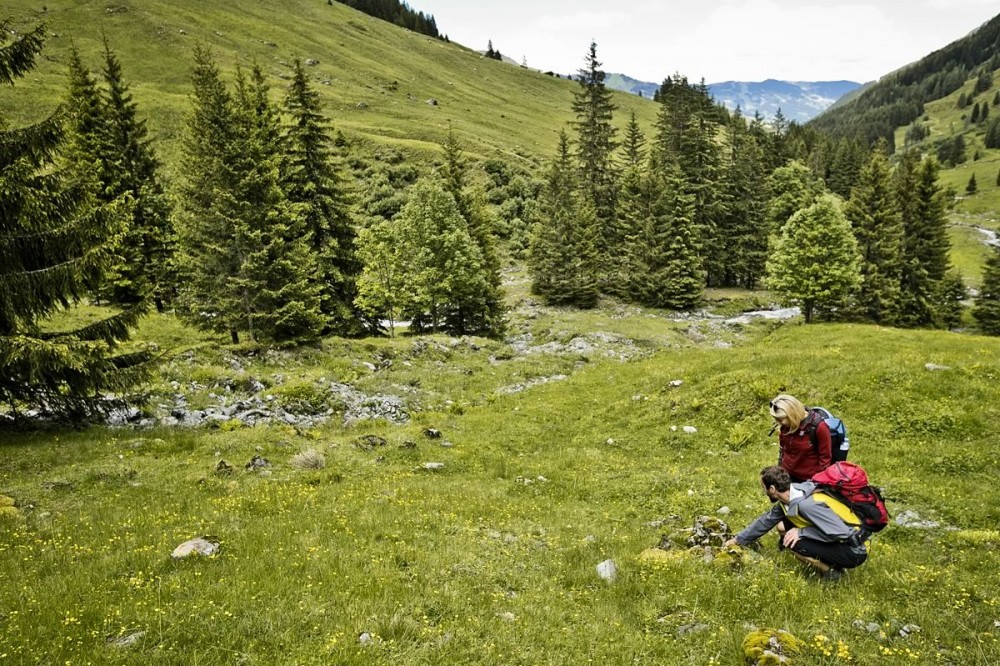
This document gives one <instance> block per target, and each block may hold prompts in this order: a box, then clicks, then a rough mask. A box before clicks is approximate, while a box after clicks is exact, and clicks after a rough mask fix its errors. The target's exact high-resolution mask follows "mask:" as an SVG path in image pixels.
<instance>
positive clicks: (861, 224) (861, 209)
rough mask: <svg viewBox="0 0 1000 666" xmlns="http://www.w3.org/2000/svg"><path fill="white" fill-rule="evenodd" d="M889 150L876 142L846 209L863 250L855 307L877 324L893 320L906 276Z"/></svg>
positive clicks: (859, 245) (861, 250) (845, 211)
mask: <svg viewBox="0 0 1000 666" xmlns="http://www.w3.org/2000/svg"><path fill="white" fill-rule="evenodd" d="M886 150H887V146H886V143H885V142H884V141H882V142H879V143H878V144H876V146H875V148H874V149H873V150H872V154H871V157H870V158H869V160H868V163H867V164H866V165H865V167H864V168H863V169H862V170H861V174H860V176H859V177H858V184H857V185H856V186H855V187H854V188H853V189H852V190H851V198H850V200H849V201H848V202H847V205H846V207H845V209H844V214H845V215H846V216H847V219H848V221H849V222H850V223H851V228H852V229H853V231H854V237H855V239H857V241H858V249H859V251H860V252H861V266H860V268H861V277H862V281H861V284H860V286H859V287H858V291H857V293H856V294H855V298H856V300H857V306H858V308H859V310H860V314H861V315H862V316H864V317H866V318H868V319H871V320H872V321H875V322H878V323H892V322H893V321H894V320H895V317H896V312H897V310H898V308H899V290H900V279H901V277H902V247H901V243H902V235H903V225H902V221H901V219H900V214H899V210H898V208H897V205H896V203H897V202H896V196H895V195H896V192H895V190H894V188H893V183H892V174H891V173H890V171H889V160H888V157H887V155H886Z"/></svg>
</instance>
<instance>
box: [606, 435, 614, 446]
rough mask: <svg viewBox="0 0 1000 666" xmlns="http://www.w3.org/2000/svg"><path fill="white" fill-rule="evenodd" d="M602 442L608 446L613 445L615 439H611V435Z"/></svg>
mask: <svg viewBox="0 0 1000 666" xmlns="http://www.w3.org/2000/svg"><path fill="white" fill-rule="evenodd" d="M604 443H605V444H607V445H608V446H614V445H615V440H614V439H612V438H611V437H608V438H607V439H606V440H604Z"/></svg>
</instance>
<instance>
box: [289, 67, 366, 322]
mask: <svg viewBox="0 0 1000 666" xmlns="http://www.w3.org/2000/svg"><path fill="white" fill-rule="evenodd" d="M284 110H285V112H286V114H287V115H288V118H289V122H288V123H287V124H286V125H285V127H284V140H285V144H284V150H285V151H286V152H287V159H286V162H285V171H286V174H285V177H284V180H285V184H284V186H285V189H286V190H287V192H288V198H289V200H290V201H292V202H293V203H296V204H300V205H301V206H302V207H303V214H304V216H305V219H304V224H305V229H306V233H308V235H309V245H310V248H311V251H312V254H314V255H315V257H316V259H317V272H316V274H315V275H314V276H313V278H312V280H313V282H315V283H316V284H317V285H318V286H319V288H320V294H321V295H320V309H321V310H322V312H323V315H324V317H325V319H326V323H325V326H324V328H325V332H328V333H334V334H337V335H357V334H359V333H361V332H362V331H363V330H364V328H365V326H364V322H363V321H362V318H361V317H360V316H359V313H358V312H357V311H356V310H355V308H354V299H355V298H356V297H357V285H356V281H357V279H358V275H359V274H360V272H361V262H360V261H359V260H358V258H357V257H356V255H355V243H356V233H355V230H354V224H353V222H352V220H351V216H350V213H349V207H350V203H349V202H348V199H347V195H346V194H345V186H344V178H343V176H342V175H341V173H340V170H339V168H338V166H339V165H338V163H337V161H336V158H335V155H334V149H333V142H332V140H331V138H330V128H329V123H328V122H327V120H326V118H325V117H324V116H323V113H322V104H321V102H320V98H319V94H318V93H317V92H316V91H315V90H313V89H312V88H311V87H310V85H309V80H308V78H307V77H306V73H305V69H304V68H303V66H302V61H301V60H298V59H296V60H295V75H294V77H293V78H292V84H291V86H290V87H289V90H288V93H287V94H286V95H285V99H284Z"/></svg>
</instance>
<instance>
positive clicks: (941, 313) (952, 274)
mask: <svg viewBox="0 0 1000 666" xmlns="http://www.w3.org/2000/svg"><path fill="white" fill-rule="evenodd" d="M968 296H969V294H968V291H967V290H966V288H965V280H963V279H962V275H961V274H960V273H959V272H958V271H949V272H948V273H947V274H946V275H945V276H944V279H943V280H941V284H940V288H939V290H938V303H937V313H938V322H937V323H938V324H940V326H941V327H943V328H945V329H947V330H952V329H955V328H958V327H959V326H960V325H961V323H962V310H963V309H964V307H965V306H964V305H962V301H964V300H965V299H966V298H968Z"/></svg>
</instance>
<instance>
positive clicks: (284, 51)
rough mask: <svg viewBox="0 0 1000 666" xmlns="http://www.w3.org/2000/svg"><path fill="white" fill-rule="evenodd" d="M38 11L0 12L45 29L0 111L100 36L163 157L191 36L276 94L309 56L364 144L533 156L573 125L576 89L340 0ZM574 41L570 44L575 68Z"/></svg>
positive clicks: (161, 1) (153, 0)
mask: <svg viewBox="0 0 1000 666" xmlns="http://www.w3.org/2000/svg"><path fill="white" fill-rule="evenodd" d="M45 7H46V9H45V11H41V10H40V4H39V3H37V2H29V1H28V0H12V1H11V2H6V3H4V6H3V8H2V9H0V12H2V14H3V15H5V16H11V17H13V19H14V21H13V27H14V28H17V29H21V30H25V29H28V28H29V27H31V26H33V25H35V24H37V23H39V22H43V21H44V22H45V23H46V24H47V26H48V29H49V32H50V37H49V40H48V41H47V43H46V49H45V51H44V57H43V59H42V60H41V61H40V64H39V67H38V68H37V69H36V70H35V71H34V72H32V74H31V76H30V77H29V78H28V79H27V80H25V81H22V82H21V83H20V84H19V85H17V86H15V87H14V88H13V89H10V88H5V89H0V113H2V114H4V115H10V116H13V118H14V120H15V122H25V121H27V120H29V119H34V118H38V117H39V116H40V115H41V114H42V113H43V112H45V111H49V110H51V109H52V108H53V107H54V106H55V105H56V104H57V103H58V101H59V99H60V98H61V97H62V96H63V94H64V90H65V72H66V63H67V53H68V49H69V47H70V44H71V43H74V44H76V46H77V48H79V49H80V50H81V52H83V54H84V57H85V61H86V62H87V63H88V64H89V65H90V66H91V68H92V69H98V68H99V66H100V53H101V49H102V46H101V35H102V34H106V35H107V37H108V40H109V42H110V44H111V46H112V48H113V49H115V51H116V52H117V53H118V54H119V56H120V59H121V61H122V64H123V67H124V70H125V75H126V77H127V79H128V80H129V81H131V82H132V83H133V86H134V92H135V96H136V98H137V100H138V102H139V104H140V111H141V113H143V114H144V115H145V116H146V117H148V118H149V123H150V127H151V129H152V131H153V134H154V136H155V137H156V138H157V139H158V140H159V142H160V146H161V148H160V149H161V151H162V153H163V155H164V157H165V159H166V161H167V162H168V164H169V163H172V162H173V161H174V158H175V157H176V155H177V151H178V139H179V136H180V132H181V129H182V125H183V118H184V111H185V109H186V108H187V107H188V103H189V101H188V95H189V93H190V83H189V74H190V69H191V52H192V49H193V48H194V46H195V44H199V43H200V44H202V45H204V46H208V47H210V48H211V49H212V51H213V52H214V53H215V55H216V59H217V61H218V63H219V65H220V67H221V68H222V69H223V70H224V71H226V70H228V71H232V70H233V69H234V66H235V64H236V63H237V62H239V63H240V64H241V65H242V66H243V67H244V68H246V67H248V66H250V65H251V64H252V63H253V62H257V63H259V64H260V65H261V66H262V68H263V70H264V72H265V73H266V74H267V75H268V77H269V81H270V83H271V85H272V86H273V88H272V89H273V92H274V95H275V98H277V97H278V96H279V95H280V93H281V89H282V88H283V83H284V81H283V79H287V78H288V77H289V76H290V74H291V71H292V70H291V64H292V61H293V59H294V58H301V59H303V60H306V59H315V60H318V61H319V63H318V64H317V65H314V66H312V67H309V68H308V71H309V74H310V77H311V79H312V80H313V83H314V84H315V85H316V87H317V89H318V90H319V92H320V94H321V95H322V97H323V101H324V103H325V105H326V108H325V110H326V112H327V114H328V115H329V116H330V117H331V118H332V119H333V122H334V125H335V127H337V128H339V129H342V130H343V131H344V132H345V133H346V134H348V135H350V136H354V137H357V138H359V139H362V140H366V141H370V142H372V143H374V144H375V145H384V144H388V145H393V146H396V147H400V148H403V149H406V150H408V151H414V152H416V153H423V154H427V153H428V152H430V153H432V154H436V152H437V146H436V144H439V143H441V142H442V141H443V140H444V138H445V136H446V134H447V128H448V123H449V122H450V123H451V124H452V127H453V128H454V131H455V133H456V135H457V137H458V138H459V140H460V141H461V142H462V143H463V147H464V148H465V149H466V150H468V151H469V152H470V153H472V154H473V155H480V156H483V155H493V154H496V153H500V154H502V155H505V156H507V157H508V158H510V159H512V160H515V161H526V162H529V163H535V162H537V161H538V160H540V159H543V158H548V157H549V156H550V155H551V154H552V153H553V152H554V150H555V146H556V141H557V136H558V132H559V130H560V129H562V128H563V127H565V125H566V123H567V122H568V121H569V120H571V119H572V114H571V111H570V102H571V99H572V94H573V91H574V86H575V85H576V84H575V83H573V82H571V81H567V80H565V79H557V78H555V77H551V76H546V75H544V74H541V73H538V72H535V71H532V70H529V69H523V68H520V67H511V66H510V65H508V64H506V63H501V62H496V61H493V60H489V59H487V58H485V57H482V56H481V55H480V54H478V53H476V52H474V51H472V50H470V49H467V48H464V47H462V46H460V45H457V44H450V43H446V42H443V41H440V40H436V39H432V38H429V37H427V36H424V35H419V34H416V33H412V32H409V31H407V30H404V29H402V28H399V27H396V26H394V25H390V24H388V23H385V22H384V21H380V20H377V19H374V18H372V17H370V16H367V15H365V14H362V13H360V12H357V11H354V10H352V9H350V8H348V7H346V6H344V5H341V4H340V3H333V4H332V5H328V4H326V2H323V1H321V0H290V1H289V2H285V3H280V4H276V3H272V2H266V1H264V0H237V1H235V2H225V3H223V2H207V3H206V2H199V1H198V0H171V1H169V2H168V1H165V0H142V1H138V0H116V1H115V2H113V3H105V2H93V1H83V2H80V1H77V0H52V1H47V2H46V3H45ZM443 18H444V17H442V19H443ZM586 47H587V45H586V44H581V46H580V54H581V62H582V59H583V55H584V54H585V52H586ZM430 99H434V100H437V102H438V104H437V105H436V106H435V105H431V104H428V103H427V101H428V100H430ZM615 99H616V102H617V103H618V104H619V105H620V106H621V110H620V111H619V112H618V114H617V117H616V120H617V122H618V124H620V125H622V126H624V124H625V122H626V121H627V118H628V113H629V111H631V110H632V109H634V110H635V111H636V113H637V115H638V118H639V122H640V124H641V125H642V126H643V127H644V128H649V127H651V126H652V123H653V120H654V118H655V115H656V106H655V105H654V104H653V103H652V102H650V101H649V100H642V99H639V98H637V97H635V96H632V95H626V94H624V93H616V95H615Z"/></svg>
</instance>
